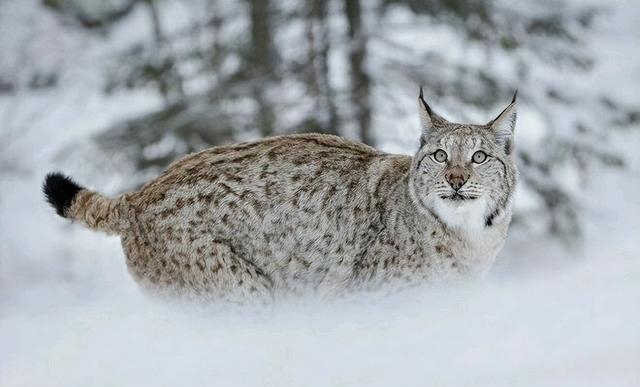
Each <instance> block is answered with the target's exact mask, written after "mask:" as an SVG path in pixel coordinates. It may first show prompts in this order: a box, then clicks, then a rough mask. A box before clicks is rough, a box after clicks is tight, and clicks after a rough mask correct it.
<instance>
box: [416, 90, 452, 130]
mask: <svg viewBox="0 0 640 387" xmlns="http://www.w3.org/2000/svg"><path fill="white" fill-rule="evenodd" d="M418 110H419V111H420V126H421V129H422V141H423V142H424V139H425V138H426V137H427V136H428V135H429V133H431V132H432V131H433V130H436V129H438V128H439V127H441V126H442V124H443V123H444V122H446V121H445V119H444V118H442V117H440V116H439V115H437V114H436V113H434V111H433V110H431V107H430V106H429V104H427V101H425V100H424V93H423V91H422V86H420V95H419V96H418Z"/></svg>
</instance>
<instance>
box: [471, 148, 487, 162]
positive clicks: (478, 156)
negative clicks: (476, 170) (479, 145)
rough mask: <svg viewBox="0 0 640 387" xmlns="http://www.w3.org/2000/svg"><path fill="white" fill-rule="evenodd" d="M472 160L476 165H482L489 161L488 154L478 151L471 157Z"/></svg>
mask: <svg viewBox="0 0 640 387" xmlns="http://www.w3.org/2000/svg"><path fill="white" fill-rule="evenodd" d="M471 160H472V161H473V162H474V163H476V164H482V163H484V162H485V161H486V160H487V154H486V153H484V152H483V151H476V153H474V154H473V156H471Z"/></svg>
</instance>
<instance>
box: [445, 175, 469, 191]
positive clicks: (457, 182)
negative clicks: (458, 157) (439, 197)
mask: <svg viewBox="0 0 640 387" xmlns="http://www.w3.org/2000/svg"><path fill="white" fill-rule="evenodd" d="M446 178H447V182H449V185H450V186H451V188H453V189H454V190H456V191H457V190H459V189H460V188H462V186H463V185H464V183H466V182H467V180H469V174H467V173H464V172H463V171H451V172H449V173H447V176H446Z"/></svg>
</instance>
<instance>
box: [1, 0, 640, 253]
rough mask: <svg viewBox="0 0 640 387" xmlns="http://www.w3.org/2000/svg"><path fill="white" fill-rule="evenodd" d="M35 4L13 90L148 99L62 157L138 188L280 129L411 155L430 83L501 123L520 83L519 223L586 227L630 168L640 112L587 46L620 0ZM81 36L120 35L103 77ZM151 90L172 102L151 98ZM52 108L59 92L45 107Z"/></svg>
mask: <svg viewBox="0 0 640 387" xmlns="http://www.w3.org/2000/svg"><path fill="white" fill-rule="evenodd" d="M8 3H11V1H6V0H5V1H3V2H1V3H0V4H2V5H1V6H2V11H3V13H5V15H2V17H3V19H7V18H9V17H10V15H9V14H8V13H7V12H8V11H9V10H10V9H11V8H12V7H19V6H18V5H16V4H13V5H11V4H8ZM14 3H20V2H14ZM30 3H31V5H30V8H31V9H30V10H29V12H32V13H34V14H32V15H31V16H30V17H29V19H28V20H29V21H30V22H32V23H34V28H35V30H37V27H35V25H36V24H37V23H39V21H41V20H44V21H46V23H48V24H49V25H50V26H49V28H50V32H49V33H47V34H45V35H40V34H39V33H38V32H36V31H35V30H33V29H32V30H30V31H29V30H27V31H25V32H24V33H16V31H13V30H12V27H11V26H10V24H6V23H5V21H6V22H8V21H7V20H3V24H5V26H4V27H3V30H5V33H3V34H2V36H3V38H2V39H3V40H7V39H9V38H10V37H11V39H12V41H11V42H10V43H13V45H14V46H15V47H13V49H14V50H15V51H14V52H13V54H12V55H3V58H2V60H1V61H0V98H2V99H3V100H5V101H7V100H8V101H10V100H12V99H16V100H20V99H23V98H24V96H26V95H29V94H33V93H42V92H43V91H45V90H49V89H57V88H64V87H65V83H67V82H83V83H86V86H85V87H87V88H93V91H94V92H96V93H97V92H100V93H103V94H104V96H105V97H104V98H107V99H108V98H111V99H120V100H123V101H126V102H124V103H125V104H129V105H130V107H131V106H136V105H141V107H140V109H137V111H135V110H136V109H133V110H134V111H133V112H132V111H127V113H126V114H122V116H121V117H120V118H119V119H117V118H116V119H112V120H110V122H105V123H104V125H103V127H101V128H97V130H94V131H93V132H92V135H91V141H92V143H94V144H95V148H91V150H90V151H88V152H83V150H82V149H87V145H86V141H84V139H83V141H81V142H77V141H76V142H70V145H69V146H68V147H67V148H65V149H63V150H62V151H61V152H60V154H59V155H58V157H59V158H60V159H64V158H65V157H73V160H75V161H76V162H77V161H78V160H81V159H82V157H84V158H85V159H89V160H94V161H95V160H99V162H96V165H94V167H95V168H101V169H102V170H104V171H108V170H110V169H116V170H120V171H127V172H128V173H130V176H135V178H133V179H132V178H128V179H126V181H125V180H124V179H123V180H121V181H120V187H119V188H120V189H122V190H125V189H131V188H134V187H135V186H137V185H139V184H140V183H142V182H143V181H145V180H146V179H148V178H150V177H152V176H154V175H156V174H157V173H158V172H159V171H160V170H161V169H162V168H163V167H165V166H167V165H168V163H169V162H170V161H172V160H174V159H176V158H178V157H179V156H181V155H183V154H185V153H187V152H193V151H197V150H200V149H203V148H206V147H209V146H212V145H217V144H222V143H227V142H231V141H240V140H250V139H256V138H259V137H262V136H270V135H275V134H282V133H296V132H323V133H332V134H339V135H343V136H347V137H350V138H355V139H358V140H361V141H364V142H365V143H367V144H370V145H373V146H378V147H381V148H383V149H385V150H390V151H400V152H405V153H410V152H412V151H413V150H414V149H415V146H416V145H415V144H416V143H417V136H418V135H417V132H418V130H417V125H416V122H417V114H416V107H415V106H416V102H415V99H416V96H417V89H418V85H421V84H422V85H424V86H425V90H426V95H427V96H428V99H429V100H430V101H431V104H432V105H433V106H434V107H435V108H436V110H437V111H440V112H442V114H443V115H445V116H446V117H449V118H450V119H452V120H459V121H471V122H474V121H475V122H483V121H488V120H489V119H490V118H491V117H492V116H493V115H495V114H496V113H497V112H498V111H499V109H501V108H502V107H503V106H504V105H505V104H506V103H507V102H508V100H509V98H510V96H511V94H512V93H513V91H514V90H515V89H516V88H519V90H520V102H521V106H522V109H521V111H523V113H521V115H520V123H519V125H518V128H517V131H518V133H517V158H518V164H519V166H520V170H521V189H520V192H519V198H520V200H519V205H518V207H517V213H516V218H515V219H516V223H517V224H521V225H525V226H527V227H529V228H534V230H536V231H537V232H547V233H549V234H550V235H552V236H554V237H558V238H561V239H564V240H566V241H571V240H575V239H576V237H578V236H579V235H580V230H581V227H580V207H581V205H580V197H579V196H580V195H579V193H580V189H581V187H580V184H583V183H584V180H585V179H586V178H588V176H589V172H590V170H591V168H592V167H593V166H594V165H606V166H610V167H622V166H623V165H624V162H625V160H624V156H623V155H622V154H619V153H618V152H616V150H615V149H612V148H611V147H610V146H609V145H608V143H607V139H608V137H609V136H610V134H611V132H612V131H616V130H625V129H627V128H630V127H635V128H637V127H638V121H639V120H640V107H639V104H638V101H637V100H631V101H629V100H625V99H623V98H621V97H620V96H619V95H617V90H615V89H614V90H609V89H608V88H607V85H597V84H595V83H594V82H591V81H590V74H589V73H590V72H591V71H592V70H593V69H594V67H595V66H597V65H598V60H599V59H600V58H599V56H600V55H601V53H600V52H598V51H596V50H594V49H593V47H591V46H590V45H589V42H590V40H591V38H592V36H594V35H595V34H597V32H595V31H592V29H593V27H594V25H595V24H596V23H597V22H598V21H599V20H601V19H606V17H607V14H608V12H609V11H610V10H609V8H607V6H606V3H603V4H602V5H600V6H599V5H594V4H593V3H584V2H576V1H573V2H570V1H563V0H553V1H535V2H534V1H528V2H525V1H498V0H378V1H363V0H332V1H329V0H328V1H325V0H309V1H297V0H282V1H276V0H243V1H229V0H210V1H205V0H187V1H172V0H101V1H98V0H92V1H87V0H42V1H41V2H35V3H34V2H33V1H31V2H30ZM22 8H29V7H25V6H24V5H23V6H22ZM132 26H134V27H133V28H132ZM78 36H80V37H81V38H78ZM74 39H76V40H77V39H80V40H83V39H84V40H88V41H90V42H94V41H102V44H101V45H102V46H108V47H105V48H103V49H101V50H100V51H99V54H96V55H95V56H93V57H91V58H90V59H87V60H86V61H85V62H84V63H83V66H87V67H90V68H85V69H83V70H84V71H85V72H88V71H89V70H91V71H92V74H91V78H92V81H88V80H85V79H82V78H75V79H72V78H71V77H70V76H69V72H70V71H68V68H67V62H70V61H74V58H75V57H77V55H78V52H74V51H73V50H78V47H77V43H74ZM4 43H5V44H4V46H5V47H7V42H4ZM85 43H86V42H85ZM9 48H11V47H9ZM43 49H45V50H48V51H49V52H48V53H47V54H43V52H42V50H43ZM6 50H7V48H5V52H7V51H6ZM65 50H68V51H67V52H65ZM81 50H82V49H80V50H79V51H81ZM94 51H95V50H94ZM76 66H77V63H76ZM96 78H97V79H96ZM135 92H138V93H143V94H144V95H145V97H146V99H147V100H148V99H150V98H154V97H155V101H156V102H153V103H147V104H142V103H139V102H138V101H139V100H140V98H136V97H135V94H134V93H135ZM54 103H55V102H54ZM143 106H144V107H143ZM54 107H55V106H51V104H48V106H47V107H46V108H45V109H43V110H42V111H40V112H39V115H46V114H47V111H48V110H50V109H52V108H54ZM17 108H19V107H17V106H16V105H15V104H11V103H9V104H8V106H6V107H5V108H4V109H3V111H2V113H3V114H4V116H5V118H2V117H1V116H0V119H2V120H3V121H5V122H6V120H7V118H6V117H8V116H12V115H15V114H16V113H15V112H14V111H13V110H14V109H17ZM130 110H131V109H130ZM43 119H46V118H45V117H43ZM23 126H24V125H23ZM88 126H90V125H88ZM7 127H11V125H9V126H8V125H6V123H5V124H4V125H3V128H4V130H2V131H0V136H2V137H1V138H2V142H1V144H2V145H1V146H2V148H5V149H3V151H2V153H3V154H4V156H0V170H1V171H2V173H3V174H6V173H17V172H18V171H20V170H22V169H23V167H24V166H21V165H16V163H19V162H18V161H16V158H15V157H13V156H12V153H11V152H7V150H6V148H12V147H14V146H15V144H13V140H14V139H16V138H18V137H19V136H20V135H21V134H20V132H21V131H23V130H28V129H26V128H24V127H21V126H20V125H18V127H17V128H16V129H15V130H13V131H11V132H7V129H6V128H7ZM55 130H57V131H63V130H64V128H62V127H61V128H56V129H55ZM94 132H95V133H94ZM99 155H102V157H100V156H99ZM63 161H64V160H63ZM86 162H87V161H83V162H82V163H83V164H84V163H86ZM89 163H90V161H89Z"/></svg>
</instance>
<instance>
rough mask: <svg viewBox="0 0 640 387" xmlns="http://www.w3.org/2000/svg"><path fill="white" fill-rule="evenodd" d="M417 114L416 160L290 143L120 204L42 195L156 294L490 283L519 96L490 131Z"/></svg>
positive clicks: (295, 139) (62, 187) (181, 177)
mask: <svg viewBox="0 0 640 387" xmlns="http://www.w3.org/2000/svg"><path fill="white" fill-rule="evenodd" d="M418 102H419V104H418V106H419V110H420V117H421V126H422V134H421V136H420V147H419V149H418V151H417V152H416V154H415V155H414V156H413V157H409V156H402V155H393V154H387V153H383V152H381V151H378V150H376V149H374V148H371V147H369V146H366V145H363V144H360V143H357V142H353V141H349V140H346V139H343V138H340V137H335V136H328V135H321V134H304V135H288V136H279V137H272V138H266V139H263V140H260V141H257V142H252V143H242V144H236V145H226V146H219V147H214V148H210V149H207V150H204V151H202V152H199V153H195V154H191V155H188V156H185V157H184V158H182V159H180V160H178V161H176V162H175V163H173V164H172V165H171V166H169V168H168V169H167V170H166V171H165V172H164V173H162V174H161V175H160V176H159V177H157V178H156V179H154V180H152V181H150V182H149V183H147V184H146V185H145V186H143V187H142V188H141V189H139V190H137V191H135V192H130V193H126V194H123V195H121V196H119V197H116V198H106V197H104V196H101V195H100V194H98V193H96V192H93V191H90V190H87V189H85V188H83V187H80V186H79V185H77V184H76V183H74V182H73V181H72V180H71V179H69V178H67V177H65V176H63V175H62V174H59V173H52V174H49V175H48V176H47V178H46V180H45V183H44V187H43V190H44V193H45V195H46V198H47V200H48V201H49V202H50V203H51V204H52V205H53V206H54V207H55V208H56V210H57V212H58V214H60V215H61V216H63V217H66V218H69V219H72V220H74V221H77V222H80V223H82V224H84V225H85V226H87V227H89V228H92V229H96V230H100V231H103V232H107V233H110V234H118V235H120V237H121V240H122V245H123V248H124V251H125V254H126V256H127V265H128V268H129V271H130V273H131V274H132V276H133V277H134V278H135V279H136V281H137V282H138V283H139V284H140V285H141V287H142V288H143V289H145V290H149V291H151V292H153V293H155V294H162V295H172V296H173V295H179V296H183V297H194V298H198V299H202V298H204V299H211V300H230V301H244V300H257V299H267V300H271V299H273V298H274V297H276V296H279V295H282V294H287V293H301V292H305V291H315V292H323V293H328V294H338V293H343V292H346V291H350V290H355V289H375V288H379V287H381V286H383V285H391V286H393V285H398V286H405V285H413V284H420V283H424V282H429V281H436V280H443V279H450V278H459V277H465V276H471V275H477V274H480V273H482V272H484V271H485V270H486V269H487V268H488V267H489V266H490V265H491V264H492V262H493V261H494V259H495V256H496V254H497V253H498V251H499V250H500V248H501V247H502V245H503V243H504V241H505V237H506V233H507V228H508V226H509V223H510V220H511V198H512V196H513V190H514V186H515V182H516V175H517V171H516V167H515V164H514V160H513V131H514V126H515V121H516V98H515V95H514V98H513V101H512V102H511V104H510V105H509V106H508V107H507V108H506V109H505V110H504V111H502V113H500V114H499V115H498V117H497V118H496V119H494V120H492V121H490V122H489V123H487V124H485V125H472V124H457V123H452V122H449V121H447V120H445V119H444V118H442V117H441V116H439V115H437V114H436V113H435V112H433V111H432V109H431V108H430V107H429V105H428V104H427V103H426V102H425V100H424V98H423V95H422V90H421V92H420V96H419V98H418Z"/></svg>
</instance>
